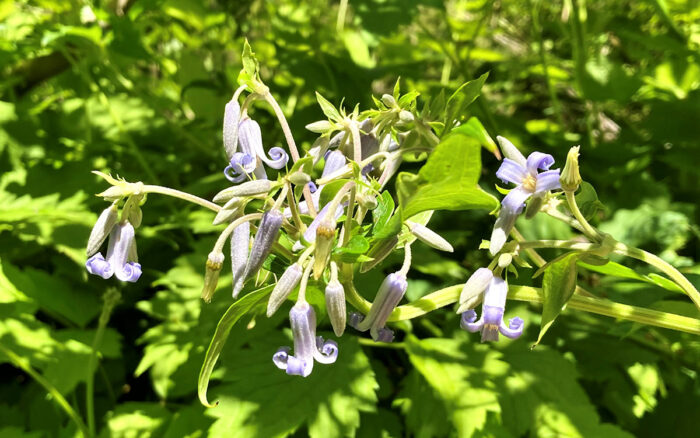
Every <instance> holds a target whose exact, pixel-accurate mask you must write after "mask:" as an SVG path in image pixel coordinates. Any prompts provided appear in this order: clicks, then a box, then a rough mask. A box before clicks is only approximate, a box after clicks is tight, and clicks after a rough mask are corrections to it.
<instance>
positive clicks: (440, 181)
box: [397, 132, 498, 217]
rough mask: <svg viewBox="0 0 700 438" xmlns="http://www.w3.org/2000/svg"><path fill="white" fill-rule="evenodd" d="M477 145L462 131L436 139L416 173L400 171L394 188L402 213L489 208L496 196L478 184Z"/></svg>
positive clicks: (478, 156) (491, 207)
mask: <svg viewBox="0 0 700 438" xmlns="http://www.w3.org/2000/svg"><path fill="white" fill-rule="evenodd" d="M480 175H481V145H480V144H479V142H477V141H476V140H474V139H473V138H470V137H468V136H466V135H465V134H464V133H459V132H457V133H455V134H450V135H449V136H447V137H446V138H445V139H444V140H443V141H441V142H440V144H438V145H437V146H436V148H435V150H434V151H433V153H432V154H431V155H430V157H429V158H428V161H427V163H426V164H425V165H424V166H423V167H422V168H421V170H420V171H419V172H418V174H417V175H414V174H410V173H406V172H402V173H401V174H399V177H398V181H397V190H398V195H399V199H400V207H401V209H402V214H403V217H410V216H413V215H415V214H417V213H420V212H421V211H425V210H472V209H485V210H489V211H491V210H493V209H495V208H496V207H497V206H498V200H497V199H496V198H495V197H493V196H492V195H490V194H488V193H486V192H485V191H484V190H482V189H481V187H479V185H478V182H479V176H480Z"/></svg>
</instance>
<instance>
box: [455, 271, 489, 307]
mask: <svg viewBox="0 0 700 438" xmlns="http://www.w3.org/2000/svg"><path fill="white" fill-rule="evenodd" d="M492 278H493V272H491V270H490V269H487V268H479V269H477V270H476V271H474V273H473V274H472V275H471V277H469V280H467V282H466V283H465V284H464V287H463V288H462V293H461V294H460V295H459V303H460V304H459V309H457V313H460V314H461V313H464V312H466V311H467V310H470V309H473V308H474V306H476V304H477V303H478V302H479V300H480V299H481V294H482V293H483V292H484V291H485V290H486V288H487V287H488V286H489V284H490V283H491V279H492Z"/></svg>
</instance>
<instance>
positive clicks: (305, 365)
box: [286, 356, 314, 377]
mask: <svg viewBox="0 0 700 438" xmlns="http://www.w3.org/2000/svg"><path fill="white" fill-rule="evenodd" d="M313 365H314V362H313V359H312V360H311V361H307V360H304V359H299V358H297V357H296V356H289V357H288V358H287V370H286V371H287V374H289V375H290V376H301V377H306V376H308V375H309V374H311V371H312V370H313Z"/></svg>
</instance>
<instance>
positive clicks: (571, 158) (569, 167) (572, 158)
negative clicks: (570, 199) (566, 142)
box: [559, 146, 581, 192]
mask: <svg viewBox="0 0 700 438" xmlns="http://www.w3.org/2000/svg"><path fill="white" fill-rule="evenodd" d="M579 148H580V146H574V147H572V148H571V149H569V153H568V154H567V155H566V164H564V169H563V170H562V171H561V177H560V178H559V182H560V183H561V188H562V190H564V191H565V192H575V191H576V190H578V186H579V185H581V174H580V173H579V169H578V155H579V153H578V150H579Z"/></svg>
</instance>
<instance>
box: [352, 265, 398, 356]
mask: <svg viewBox="0 0 700 438" xmlns="http://www.w3.org/2000/svg"><path fill="white" fill-rule="evenodd" d="M407 287H408V283H407V282H406V276H405V275H404V274H402V273H401V272H394V273H393V274H389V275H387V277H386V278H385V279H384V281H383V282H382V285H381V286H380V287H379V291H377V296H376V297H375V298H374V302H372V306H371V307H370V309H369V313H368V314H367V316H365V317H363V316H362V315H360V314H359V313H353V314H351V315H350V325H351V326H352V327H354V328H355V329H357V330H359V331H361V332H364V331H366V330H368V329H369V330H370V334H371V335H372V339H374V340H375V342H391V341H393V340H394V332H393V331H391V330H390V329H388V328H386V327H384V326H385V325H386V321H387V320H388V319H389V315H391V312H393V311H394V309H395V308H396V306H397V305H398V304H399V301H401V298H403V296H404V294H405V293H406V288H407Z"/></svg>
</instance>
